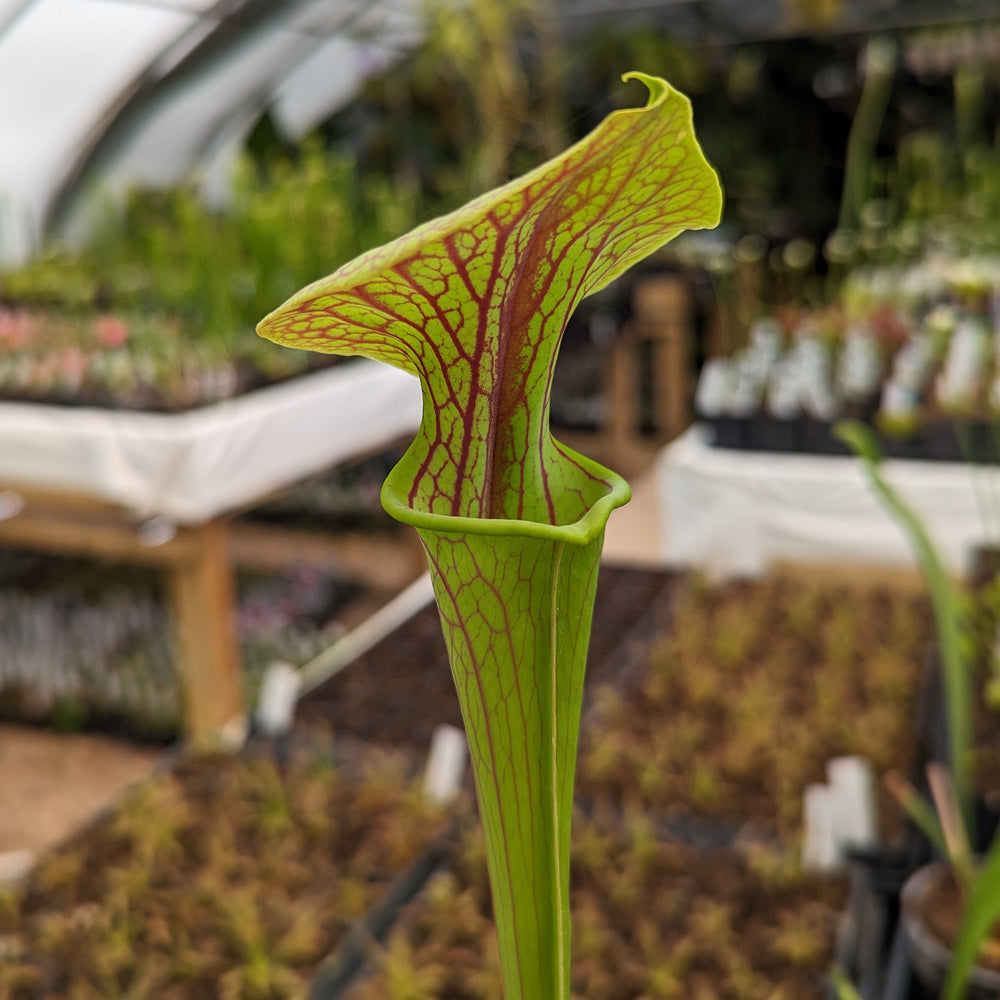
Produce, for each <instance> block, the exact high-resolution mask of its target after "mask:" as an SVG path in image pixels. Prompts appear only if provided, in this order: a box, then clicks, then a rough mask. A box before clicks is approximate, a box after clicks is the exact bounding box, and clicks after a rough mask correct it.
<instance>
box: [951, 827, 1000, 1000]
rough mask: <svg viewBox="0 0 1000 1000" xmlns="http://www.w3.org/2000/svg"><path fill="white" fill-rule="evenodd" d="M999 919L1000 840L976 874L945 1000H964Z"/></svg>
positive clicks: (994, 841) (962, 923) (954, 952)
mask: <svg viewBox="0 0 1000 1000" xmlns="http://www.w3.org/2000/svg"><path fill="white" fill-rule="evenodd" d="M998 919H1000V837H994V839H993V843H992V844H991V845H990V850H989V852H988V854H987V855H986V858H985V859H984V861H983V865H982V868H981V869H980V870H979V872H978V873H977V874H976V877H975V881H974V882H973V887H972V892H971V893H970V894H969V898H968V900H967V902H966V904H965V912H964V913H963V915H962V922H961V925H960V926H959V929H958V940H957V941H956V942H955V947H954V951H953V953H952V959H951V965H950V966H949V968H948V978H947V979H946V980H945V985H944V1000H962V997H964V996H965V993H966V990H967V988H968V979H969V974H970V973H971V971H972V968H973V966H974V965H975V964H976V958H977V956H978V955H979V947H980V945H981V944H982V943H983V941H984V940H985V939H986V936H987V935H988V934H989V933H990V931H991V930H992V929H993V928H994V927H995V926H996V923H997V920H998Z"/></svg>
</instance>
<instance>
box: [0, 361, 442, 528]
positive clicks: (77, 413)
mask: <svg viewBox="0 0 1000 1000" xmlns="http://www.w3.org/2000/svg"><path fill="white" fill-rule="evenodd" d="M421 407H422V403H421V395H420V385H419V383H418V381H417V380H416V379H415V378H413V377H412V376H411V375H408V374H406V373H405V372H402V371H399V370H397V369H395V368H390V367H389V366H387V365H383V364H378V363H376V362H374V361H354V362H351V363H350V364H344V365H338V366H336V367H334V368H331V369H327V370H325V371H321V372H316V373H314V374H312V375H307V376H304V377H302V378H298V379H294V380H292V381H289V382H285V383H282V384H279V385H276V386H271V387H269V388H267V389H261V390H259V391H257V392H253V393H248V394H247V395H245V396H241V397H240V398H238V399H234V400H231V401H228V402H224V403H217V404H215V405H212V406H206V407H201V408H198V409H195V410H190V411H188V412H185V413H180V414H150V413H130V412H126V411H114V410H100V409H90V408H76V407H59V406H43V405H35V404H25V403H3V404H0V485H2V486H4V487H13V488H15V489H16V488H17V487H21V488H24V489H27V488H35V489H45V490H52V491H58V492H64V493H70V494H75V495H79V496H85V497H91V498H93V499H96V500H102V501H107V502H109V503H113V504H117V505H120V506H122V507H124V508H125V509H126V510H127V511H129V512H130V513H131V514H133V515H134V516H135V517H137V518H142V519H144V518H152V517H155V516H160V517H165V518H167V519H169V520H171V521H174V522H177V523H179V524H199V523H203V522H205V521H207V520H209V519H210V518H212V517H214V516H216V515H218V514H221V513H224V512H226V511H230V510H234V509H237V508H239V507H244V506H246V505H248V504H252V503H253V502H255V501H259V500H260V499H261V498H263V497H265V496H267V495H268V494H270V493H272V492H274V491H276V490H279V489H281V488H282V487H285V486H288V485H290V484H292V483H294V482H297V481H299V480H301V479H304V478H305V477H307V476H309V475H312V474H314V473H317V472H320V471H322V470H324V469H326V468H329V467H331V466H334V465H336V464H338V463H342V462H346V461H348V460H350V459H352V458H356V457H358V456H361V455H364V454H366V453H370V452H371V451H374V450H376V449H378V448H380V447H384V446H387V445H389V444H391V443H392V442H394V441H396V440H397V439H399V438H400V437H404V436H406V435H408V434H410V433H412V432H413V431H414V430H415V429H416V428H417V426H418V425H419V423H420V414H421Z"/></svg>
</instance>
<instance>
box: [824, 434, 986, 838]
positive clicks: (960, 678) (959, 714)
mask: <svg viewBox="0 0 1000 1000" xmlns="http://www.w3.org/2000/svg"><path fill="white" fill-rule="evenodd" d="M834 433H835V434H836V435H837V436H838V437H839V438H840V439H841V440H842V441H843V442H844V443H845V444H847V445H848V447H850V448H851V449H853V451H854V452H855V454H857V455H858V456H859V457H860V458H861V460H862V462H863V464H864V468H865V471H866V472H867V474H868V479H869V482H871V484H872V487H873V488H874V490H875V492H876V493H877V495H878V496H879V497H880V498H881V500H882V502H883V504H884V505H885V507H886V509H887V510H888V511H889V512H890V513H891V514H892V515H893V516H894V517H895V518H896V520H897V522H898V523H899V525H900V527H901V528H902V529H903V531H904V532H905V533H906V535H907V536H908V537H909V540H910V545H911V546H912V548H913V551H914V554H915V556H916V558H917V562H918V564H919V566H920V568H921V570H922V571H923V574H924V579H925V580H926V581H927V588H928V590H929V592H930V596H931V603H932V605H933V607H934V623H935V628H936V630H937V637H938V646H939V651H940V655H941V663H942V666H943V671H942V672H943V680H944V688H945V700H946V703H947V704H946V709H947V719H948V739H949V752H950V754H951V760H950V761H949V765H950V767H951V769H952V774H953V777H954V782H955V791H956V794H957V795H958V801H959V804H960V806H961V809H962V817H963V821H964V823H965V828H966V832H967V833H969V832H971V831H972V790H971V787H970V786H971V774H970V770H971V760H972V748H971V744H970V739H971V732H970V730H971V720H972V683H971V677H970V670H969V666H968V664H967V663H966V660H965V655H964V652H963V648H962V637H961V624H960V619H961V613H960V609H959V605H958V597H957V594H956V593H955V588H954V587H953V586H952V584H951V581H950V579H949V578H948V574H947V572H946V571H945V568H944V566H943V565H942V563H941V558H940V556H938V553H937V549H936V548H935V547H934V543H933V542H932V541H931V538H930V536H929V535H928V534H927V529H926V528H925V527H924V526H923V524H922V523H921V521H920V518H919V517H918V516H917V515H916V513H915V512H914V511H913V509H912V508H911V507H910V506H909V504H907V503H906V502H905V501H904V500H903V498H902V497H901V496H900V495H899V493H898V492H897V491H896V490H895V489H894V488H893V487H892V486H891V485H890V484H889V483H888V482H887V481H886V479H885V477H884V476H883V475H882V468H881V466H882V452H881V449H880V448H879V444H878V441H877V440H876V438H875V435H874V434H873V433H872V430H871V428H869V427H868V426H867V425H865V424H863V423H861V422H860V421H857V420H846V421H843V422H841V423H839V424H837V425H836V427H835V428H834Z"/></svg>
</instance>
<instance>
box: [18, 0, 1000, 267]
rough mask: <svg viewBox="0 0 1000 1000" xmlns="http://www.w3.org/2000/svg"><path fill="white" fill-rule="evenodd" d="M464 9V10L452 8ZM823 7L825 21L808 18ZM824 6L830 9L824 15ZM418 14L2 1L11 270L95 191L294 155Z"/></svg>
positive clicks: (760, 11) (867, 14) (761, 28)
mask: <svg viewBox="0 0 1000 1000" xmlns="http://www.w3.org/2000/svg"><path fill="white" fill-rule="evenodd" d="M451 2H455V3H460V2H463V0H451ZM552 3H553V4H554V5H555V8H556V10H557V12H558V15H559V16H560V17H561V18H563V19H564V21H565V23H566V25H567V29H569V28H571V27H572V26H573V25H578V26H581V25H586V24H587V23H589V22H591V21H592V20H593V19H596V18H602V17H608V16H609V15H614V16H619V17H620V16H624V15H632V14H635V15H648V14H650V13H652V15H653V16H655V18H656V19H657V22H658V23H660V24H662V25H664V26H666V27H668V28H669V30H671V31H673V32H675V33H676V34H677V35H678V36H679V37H680V38H686V39H688V40H690V41H693V42H701V43H704V42H716V41H721V42H739V41H744V40H750V39H757V38H763V37H774V36H775V35H781V34H787V33H789V32H791V31H794V30H796V28H797V27H798V30H801V29H802V22H801V21H800V20H799V21H797V20H796V17H795V15H794V11H795V10H798V9H802V8H804V7H806V6H809V5H807V4H805V3H804V2H803V0H759V2H752V3H749V2H747V0H552ZM812 6H815V5H812ZM821 6H822V5H821ZM833 7H834V8H835V9H836V11H837V12H838V23H837V28H838V29H839V30H858V31H862V30H872V29H878V28H882V27H892V26H900V25H913V24H922V23H932V22H934V21H940V20H942V19H946V18H947V19H952V20H954V19H956V18H958V19H962V18H965V19H968V18H975V17H984V16H997V14H998V12H1000V2H998V0H961V2H957V3H956V2H951V3H946V2H942V0H879V2H871V0H839V3H835V4H834V5H833ZM422 8H423V4H422V0H0V149H2V150H3V155H2V159H0V265H3V264H9V263H12V262H16V261H18V260H20V259H23V258H24V257H25V256H27V255H29V254H30V253H31V252H32V251H33V250H34V249H35V248H36V247H37V246H38V244H39V239H40V235H41V233H42V232H44V231H45V230H46V229H48V228H51V227H52V225H53V224H54V223H56V222H58V223H59V224H60V226H61V227H62V228H64V229H65V228H67V227H68V228H69V229H70V230H71V231H72V227H73V225H74V224H75V223H77V222H78V221H79V218H78V215H77V212H78V209H79V205H80V202H81V200H80V198H79V195H80V194H81V192H83V191H86V190H88V189H89V188H90V186H91V183H90V182H92V181H94V180H95V179H96V178H99V179H100V183H101V185H103V186H105V187H107V188H108V189H109V190H111V191H122V190H124V189H126V188H127V187H128V186H131V185H136V184H141V185H147V186H165V185H169V184H172V183H175V182H177V181H178V180H180V179H182V178H184V177H186V176H188V175H189V174H190V173H191V170H192V168H193V167H194V166H197V169H198V171H199V173H200V176H201V178H202V182H203V184H204V187H205V190H206V193H207V194H208V196H209V197H213V196H219V195H221V194H222V193H224V191H225V189H226V185H227V182H228V178H229V176H230V169H229V168H230V166H231V164H232V162H233V159H234V157H235V156H236V155H237V154H238V152H239V151H240V149H241V148H242V147H243V145H244V142H245V140H246V138H247V136H248V134H249V132H250V130H251V129H252V128H253V127H254V125H255V123H257V122H258V121H259V120H260V118H261V116H262V114H263V113H264V112H265V111H270V113H271V115H272V118H273V121H274V123H275V125H276V127H277V128H278V130H279V132H280V133H281V134H282V135H283V137H284V138H286V139H289V140H295V139H297V138H299V137H301V136H302V135H304V134H305V133H306V132H308V131H309V130H310V129H312V128H313V127H314V126H316V125H317V124H319V123H320V122H322V121H323V120H325V119H326V118H328V117H329V116H330V115H331V114H332V113H333V112H334V111H336V110H337V109H338V107H340V106H341V105H343V104H344V103H346V102H347V101H348V100H350V98H351V97H352V96H353V95H354V94H355V93H356V92H357V88H358V84H359V82H360V81H362V80H363V79H364V78H365V77H366V76H368V75H370V74H371V73H373V72H376V71H377V70H379V69H381V68H382V67H384V66H386V65H388V64H390V63H391V62H393V61H394V60H396V59H397V58H399V56H401V55H402V54H404V53H406V52H407V51H410V50H412V49H413V48H414V47H415V46H417V45H419V44H420V41H421V39H422V32H421V10H422Z"/></svg>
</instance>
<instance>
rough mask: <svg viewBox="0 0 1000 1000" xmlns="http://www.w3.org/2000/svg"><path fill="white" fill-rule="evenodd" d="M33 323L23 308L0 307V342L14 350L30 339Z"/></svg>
mask: <svg viewBox="0 0 1000 1000" xmlns="http://www.w3.org/2000/svg"><path fill="white" fill-rule="evenodd" d="M33 326H34V323H33V322H32V319H31V316H29V315H28V313H26V312H25V311H24V310H23V309H5V308H0V344H3V345H4V346H6V347H9V348H11V349H13V350H16V349H17V348H19V347H24V346H25V345H26V344H27V343H28V341H29V340H31V334H32V332H33V331H32V328H33Z"/></svg>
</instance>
